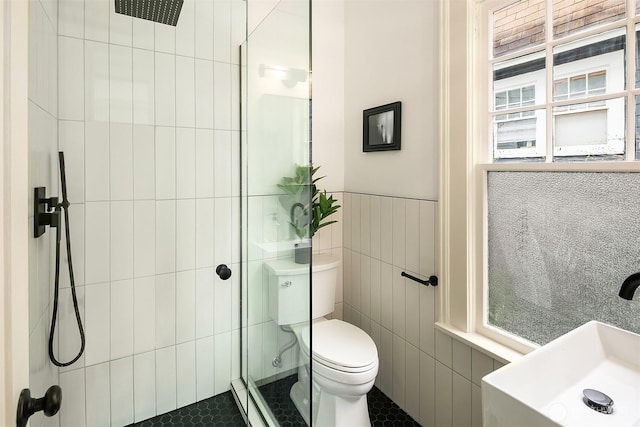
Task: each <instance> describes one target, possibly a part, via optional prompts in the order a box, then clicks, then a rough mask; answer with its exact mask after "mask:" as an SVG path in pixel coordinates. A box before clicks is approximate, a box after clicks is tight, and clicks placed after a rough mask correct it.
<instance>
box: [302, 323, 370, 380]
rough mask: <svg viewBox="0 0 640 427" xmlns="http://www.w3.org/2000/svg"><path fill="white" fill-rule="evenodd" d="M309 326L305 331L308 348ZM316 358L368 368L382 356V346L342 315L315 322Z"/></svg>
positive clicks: (303, 336)
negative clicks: (379, 351)
mask: <svg viewBox="0 0 640 427" xmlns="http://www.w3.org/2000/svg"><path fill="white" fill-rule="evenodd" d="M309 341H310V337H309V328H305V329H304V330H303V331H302V342H303V345H304V347H305V350H306V349H308V348H309ZM313 358H314V360H316V361H317V362H319V363H323V364H327V365H329V366H332V367H334V368H338V369H339V368H340V367H343V368H346V370H348V371H350V370H351V369H349V368H368V367H370V366H371V365H373V364H375V363H376V362H377V359H378V350H377V349H376V345H375V343H374V342H373V340H372V339H371V337H370V336H369V335H367V334H366V333H365V332H364V331H363V330H362V329H360V328H358V327H356V326H353V325H351V324H349V323H347V322H343V321H341V320H338V319H332V320H327V321H326V322H319V323H314V324H313Z"/></svg>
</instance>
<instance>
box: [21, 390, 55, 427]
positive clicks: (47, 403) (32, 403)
mask: <svg viewBox="0 0 640 427" xmlns="http://www.w3.org/2000/svg"><path fill="white" fill-rule="evenodd" d="M61 405H62V389H61V388H60V386H57V385H52V386H51V387H49V389H48V390H47V392H46V393H45V395H44V397H41V398H40V399H34V398H33V397H31V390H29V389H28V388H25V389H23V390H22V392H21V393H20V398H19V399H18V410H17V412H16V427H25V426H26V425H27V421H28V420H29V417H30V416H31V415H33V414H35V413H36V412H38V411H44V414H45V415H46V416H47V417H52V416H54V415H55V414H57V413H58V411H59V410H60V406H61Z"/></svg>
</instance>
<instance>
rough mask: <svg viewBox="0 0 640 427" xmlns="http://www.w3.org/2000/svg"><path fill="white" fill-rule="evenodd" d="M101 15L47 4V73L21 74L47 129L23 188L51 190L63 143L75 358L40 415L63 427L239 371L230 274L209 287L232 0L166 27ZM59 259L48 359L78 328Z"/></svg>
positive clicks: (190, 5) (79, 5)
mask: <svg viewBox="0 0 640 427" xmlns="http://www.w3.org/2000/svg"><path fill="white" fill-rule="evenodd" d="M37 3H39V2H37ZM42 3H44V2H42ZM51 4H56V2H47V4H46V6H49V5H51ZM113 8H114V3H113V2H112V1H110V0H84V1H83V0H61V1H60V3H59V13H58V11H55V13H51V14H50V15H51V16H53V17H54V18H53V19H52V20H51V19H50V20H51V22H52V24H51V25H53V26H54V28H55V26H56V25H57V26H58V28H59V31H58V32H57V35H58V37H56V32H55V31H53V32H52V34H50V37H48V38H47V39H46V40H53V42H52V43H53V44H54V48H53V49H41V50H40V49H36V50H33V48H32V51H33V52H35V53H34V55H38V54H40V53H44V52H50V53H49V54H50V55H52V56H53V59H51V60H56V59H57V60H58V61H59V76H58V75H56V74H54V75H53V78H52V80H48V81H43V84H42V85H41V84H40V83H41V82H40V80H39V79H38V78H35V79H33V82H31V86H32V87H33V88H36V90H37V91H38V92H36V93H37V95H38V96H37V97H36V101H34V102H33V104H34V107H33V110H34V111H33V113H32V117H30V119H33V118H35V119H37V120H40V117H42V120H41V122H42V123H40V122H36V121H34V123H40V124H44V125H46V126H42V125H40V126H38V127H37V132H33V141H32V143H31V146H32V151H31V163H32V169H31V173H32V177H33V184H34V185H35V184H37V183H39V182H41V181H42V182H43V183H46V184H47V187H48V192H49V194H53V195H58V194H59V190H58V188H57V179H58V178H57V176H58V168H57V153H56V152H57V150H58V148H59V149H61V150H64V152H65V157H66V163H67V181H68V188H69V199H70V202H71V204H72V205H71V208H70V214H71V236H72V242H71V243H72V247H73V261H74V267H75V276H76V285H77V287H78V297H79V302H80V312H81V314H82V318H83V322H84V326H85V331H86V338H87V343H86V350H85V354H84V355H83V357H82V358H81V359H80V360H79V361H78V362H76V363H75V364H74V365H73V366H70V367H68V368H62V369H61V370H60V375H59V377H60V381H59V383H60V385H61V387H62V389H63V393H64V396H65V398H64V400H63V407H62V409H61V412H60V415H59V416H58V417H55V418H53V419H51V420H52V422H54V423H57V422H58V421H57V420H58V419H59V422H60V425H65V426H82V425H88V426H94V425H113V426H122V425H126V424H129V423H131V422H133V421H140V420H143V419H146V418H149V417H152V416H154V415H156V414H160V413H164V412H167V411H170V410H172V409H175V408H176V407H180V406H184V405H187V404H190V403H193V402H195V401H196V400H202V399H204V398H207V397H210V396H213V395H214V394H218V393H221V392H224V391H226V390H228V389H229V384H230V380H231V379H232V378H237V377H238V376H239V352H238V351H237V350H238V348H239V345H238V343H239V326H240V324H239V308H240V303H239V295H240V286H239V280H237V279H238V278H239V275H237V274H236V275H234V276H232V279H231V280H229V281H226V282H223V281H221V280H220V279H219V278H218V277H217V276H216V275H215V266H216V265H217V264H220V263H225V264H228V265H230V266H231V267H232V269H234V270H235V271H239V267H238V265H239V264H238V263H239V235H238V233H237V232H234V231H233V230H239V210H238V209H239V182H238V180H237V179H234V177H238V176H239V173H238V167H239V161H238V159H239V156H238V149H239V117H238V111H239V108H238V105H239V104H238V102H239V93H238V74H239V65H238V64H239V55H238V50H237V46H238V45H239V40H240V39H241V38H243V37H244V19H245V12H244V2H242V1H240V0H229V1H215V2H214V1H211V0H203V1H198V2H185V4H184V6H183V9H182V13H181V16H180V20H179V22H178V26H177V27H169V26H165V25H161V24H154V23H151V22H149V21H143V20H139V19H132V18H130V17H125V16H123V15H116V14H115V13H114V10H113ZM45 10H46V7H45ZM48 16H49V15H47V18H48ZM56 18H59V20H56ZM39 19H42V18H39ZM42 39H43V40H44V36H42ZM56 46H57V47H58V49H56V48H55V47H56ZM45 58H47V57H45ZM52 68H53V70H54V71H55V70H56V67H55V66H54V67H52ZM42 88H47V89H48V90H49V91H53V92H46V91H45V92H42V93H41V92H39V91H40V90H42ZM56 88H59V92H58V91H55V89H56ZM52 93H53V94H54V95H55V94H56V93H59V102H58V100H57V99H54V100H53V101H51V98H52V96H54V95H52ZM214 95H215V96H214ZM41 98H42V99H43V100H44V101H42V102H45V105H47V104H46V102H49V103H51V105H53V106H59V108H58V110H57V111H58V113H59V114H57V116H56V115H55V114H56V113H55V111H56V110H55V109H54V110H52V111H53V113H51V112H49V110H47V109H46V108H44V107H42V106H41V104H42V102H39V100H40V99H41ZM36 107H37V108H36ZM52 108H53V107H52ZM56 119H57V120H56ZM44 143H46V144H47V145H46V147H43V144H44ZM47 236H48V237H46V238H40V239H38V240H35V239H33V238H32V239H31V241H32V248H34V249H32V256H31V257H30V259H31V261H32V267H31V268H32V280H31V281H32V282H34V283H35V284H38V285H40V286H41V288H39V289H41V291H42V292H40V293H35V294H32V297H31V304H32V306H33V307H34V308H33V309H32V310H31V311H32V312H33V322H34V326H33V327H32V329H34V332H32V335H33V336H34V339H33V340H32V341H33V344H32V352H31V358H32V360H33V361H34V362H33V363H34V364H35V363H36V362H37V364H38V365H37V366H34V368H36V369H39V371H38V372H40V371H42V370H51V369H52V368H51V366H52V365H51V364H50V363H49V361H48V359H47V356H46V351H45V350H44V348H45V347H44V346H45V345H46V332H47V331H48V316H49V310H48V309H47V307H46V304H47V303H48V301H49V299H48V298H49V295H50V294H51V289H52V288H51V286H52V284H53V275H52V267H51V263H52V258H53V257H52V255H51V248H50V247H49V246H48V239H51V236H52V233H51V232H47ZM40 248H41V249H40ZM36 252H38V253H36ZM63 253H64V252H63ZM62 258H63V261H62V269H63V274H62V283H61V291H60V312H59V325H58V334H57V336H58V337H57V339H56V354H57V355H58V359H59V360H63V361H67V360H69V359H70V358H72V357H73V356H74V355H75V353H76V351H77V349H78V347H79V337H78V332H77V327H76V324H75V319H74V315H73V307H72V304H71V293H70V288H69V279H68V275H67V274H66V272H65V266H66V264H65V261H66V256H64V255H63V257H62ZM41 272H44V273H45V274H46V276H47V277H43V273H41ZM36 279H37V281H36ZM35 284H34V285H32V287H35ZM36 295H41V296H40V297H39V298H35V296H36ZM39 313H43V315H42V316H40V315H39ZM39 319H40V320H39ZM36 325H38V326H37V327H36ZM36 333H37V334H36ZM43 343H44V344H43ZM32 371H33V370H32ZM54 372H55V373H56V375H57V369H55V370H54ZM40 377H41V375H40V374H38V375H34V376H32V378H34V381H35V379H36V378H40ZM56 382H58V381H57V378H56V381H50V383H56ZM85 390H86V393H85ZM34 394H36V395H39V394H41V393H39V391H38V392H36V393H34Z"/></svg>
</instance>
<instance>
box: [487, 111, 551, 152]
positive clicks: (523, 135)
mask: <svg viewBox="0 0 640 427" xmlns="http://www.w3.org/2000/svg"><path fill="white" fill-rule="evenodd" d="M544 141H545V112H544V109H538V110H531V111H522V112H519V113H511V114H499V115H496V116H494V119H493V157H494V159H495V160H498V159H516V158H541V157H544V155H545V151H546V146H545V142H544Z"/></svg>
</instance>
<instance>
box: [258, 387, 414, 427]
mask: <svg viewBox="0 0 640 427" xmlns="http://www.w3.org/2000/svg"><path fill="white" fill-rule="evenodd" d="M296 378H297V376H296V375H291V376H289V377H286V378H283V379H281V380H278V381H274V382H272V383H270V384H266V385H263V386H261V387H258V389H259V390H260V392H261V393H262V396H263V397H264V400H265V401H266V403H267V404H268V405H269V407H270V408H271V411H272V412H273V415H274V416H275V417H276V420H278V422H279V423H280V425H281V426H282V427H305V426H306V424H305V422H304V419H303V418H302V416H301V415H300V414H299V413H298V410H297V409H296V407H295V405H294V404H293V402H292V401H291V399H290V398H289V390H291V386H292V385H293V384H294V383H295V382H296ZM367 405H368V407H369V418H370V419H371V425H372V427H387V426H392V427H404V426H418V427H419V426H420V424H418V423H417V422H416V421H414V420H413V418H411V417H410V416H409V415H408V414H407V413H406V412H404V411H403V410H402V409H400V407H399V406H398V405H396V404H395V403H394V402H393V401H392V400H391V399H389V398H388V397H387V396H386V395H385V394H384V393H383V392H381V391H380V389H378V388H377V387H375V386H374V387H373V388H372V389H371V391H370V392H369V393H368V394H367Z"/></svg>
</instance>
